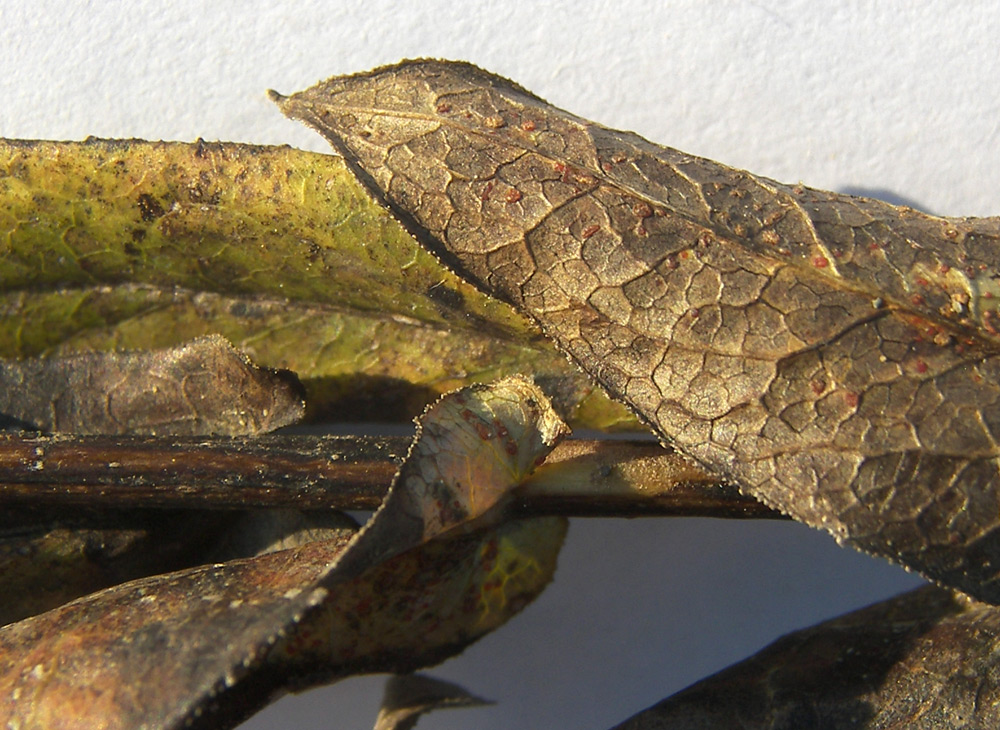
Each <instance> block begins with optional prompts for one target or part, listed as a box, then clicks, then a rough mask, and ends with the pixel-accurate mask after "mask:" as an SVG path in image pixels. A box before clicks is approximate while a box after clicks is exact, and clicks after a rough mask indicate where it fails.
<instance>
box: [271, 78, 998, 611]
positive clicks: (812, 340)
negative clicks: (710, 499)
mask: <svg viewBox="0 0 1000 730" xmlns="http://www.w3.org/2000/svg"><path fill="white" fill-rule="evenodd" d="M275 99H276V100H277V101H278V103H279V104H280V105H281V108H282V110H283V111H284V112H285V113H286V114H288V115H290V116H293V117H295V118H299V119H301V120H303V121H305V122H306V123H308V124H310V125H311V126H313V127H315V128H316V129H317V130H319V131H320V132H321V133H322V134H323V135H325V136H326V137H327V139H329V140H330V141H331V143H332V144H333V145H334V146H335V147H336V149H337V150H339V151H340V152H341V153H342V154H343V155H344V157H345V158H346V159H347V161H348V163H349V164H351V165H352V166H353V167H354V168H355V170H356V172H357V174H358V175H359V177H360V178H361V179H362V181H364V182H365V183H367V184H368V185H369V186H370V187H371V188H372V189H373V190H374V191H375V192H376V193H377V195H379V196H381V198H382V199H383V200H384V201H385V202H386V203H387V204H388V205H389V206H390V207H391V209H392V211H393V212H394V213H395V215H396V216H397V217H398V218H399V219H400V220H401V221H402V222H403V223H404V224H405V225H407V226H408V227H409V229H410V230H411V231H412V232H413V233H414V235H416V236H417V237H418V238H419V239H420V240H421V241H423V242H424V243H425V244H426V245H427V246H428V247H429V248H430V249H431V250H433V251H435V252H436V253H437V254H438V255H439V256H440V257H441V259H442V260H443V261H444V262H445V263H447V264H448V265H450V266H451V267H453V268H454V269H455V270H456V271H457V272H459V273H460V274H461V275H463V276H464V277H465V278H467V279H468V280H470V281H472V282H474V283H476V284H477V285H478V286H479V287H481V288H482V289H483V290H485V291H487V292H489V293H491V294H493V295H495V296H497V297H498V298H500V299H502V300H504V301H507V302H509V303H511V304H513V305H514V306H515V307H517V308H518V309H520V310H521V311H523V312H524V313H526V314H528V315H529V316H530V317H532V318H533V319H535V320H536V321H537V322H538V323H539V324H540V325H541V328H542V330H543V331H544V332H545V334H546V335H548V336H549V337H551V338H553V339H554V340H555V341H556V342H557V343H558V345H559V346H560V348H561V349H562V350H563V351H564V352H566V353H567V354H568V355H569V356H570V357H571V358H572V359H573V360H574V361H575V362H576V363H577V364H578V365H579V366H580V367H581V368H583V369H584V370H585V371H587V372H588V373H589V374H590V375H591V376H593V377H594V378H595V379H596V380H597V381H599V382H600V383H601V384H603V385H604V386H605V387H606V388H607V390H608V391H609V392H610V393H611V394H612V395H613V396H615V397H616V398H619V399H622V400H624V401H625V402H627V403H628V404H629V405H630V406H631V407H632V408H633V409H634V410H635V411H636V413H638V414H639V415H640V416H641V417H642V418H643V419H644V420H646V421H647V422H648V423H649V424H650V425H651V426H652V427H653V428H654V429H655V430H656V432H657V433H658V434H659V435H660V436H661V437H662V439H663V440H664V441H666V442H669V443H670V444H672V445H674V446H676V447H677V448H678V449H679V450H681V451H683V452H684V453H686V454H688V455H689V456H691V457H692V458H694V459H696V460H697V461H698V462H699V463H700V464H702V465H704V466H705V467H707V468H708V469H710V470H712V471H714V472H715V473H717V474H720V475H723V476H724V477H726V478H729V479H731V480H733V481H735V482H736V483H738V484H739V485H740V486H741V488H743V489H744V490H746V491H748V492H749V493H751V494H753V495H755V496H756V497H758V498H760V499H761V500H762V501H764V502H766V503H767V504H769V505H771V506H774V507H776V508H778V509H780V510H782V511H783V512H786V513H787V514H789V515H791V516H792V517H794V518H796V519H799V520H801V521H803V522H806V523H808V524H810V525H813V526H816V527H822V528H824V529H826V530H828V531H830V532H831V533H832V534H833V535H834V536H835V537H836V538H837V539H838V540H839V541H841V542H844V543H848V544H851V545H854V546H856V547H858V548H860V549H862V550H866V551H869V552H872V553H875V554H878V555H883V556H885V557H888V558H890V559H891V560H895V561H898V562H901V563H902V564H904V565H906V566H908V567H910V568H912V569H915V570H918V571H920V572H921V573H923V574H925V575H927V576H929V577H931V578H933V579H934V580H937V581H939V582H941V583H943V584H947V585H950V586H954V587H957V588H960V589H961V590H963V591H966V592H968V593H970V594H972V595H974V596H976V597H978V598H980V599H983V600H986V601H990V602H993V603H997V602H1000V524H998V521H997V515H998V514H1000V474H998V471H997V462H996V459H997V456H998V455H1000V447H998V444H997V438H998V434H1000V385H998V381H1000V359H998V357H997V352H998V342H1000V329H998V324H1000V314H998V312H997V308H996V304H995V302H996V301H997V299H996V297H995V295H996V294H1000V287H998V284H997V281H998V279H1000V266H998V256H997V254H996V252H997V244H998V238H1000V223H998V221H997V220H996V219H957V218H937V217H933V216H929V215H925V214H922V213H918V212H916V211H913V210H910V209H907V208H897V207H894V206H891V205H888V204H885V203H881V202H879V201H875V200H868V199H864V198H854V197H850V196H843V195H836V194H832V193H826V192H823V191H818V190H812V189H809V188H805V187H802V186H788V185H782V184H780V183H777V182H774V181H771V180H767V179H763V178H758V177H755V176H753V175H751V174H749V173H747V172H744V171H741V170H735V169H732V168H728V167H725V166H724V165H720V164H718V163H715V162H712V161H710V160H705V159H701V158H698V157H694V156H692V155H688V154H685V153H683V152H679V151H677V150H673V149H669V148H666V147H659V146H657V145H654V144H652V143H650V142H647V141H646V140H644V139H642V138H640V137H638V136H636V135H634V134H630V133H625V132H618V131H615V130H611V129H607V128H605V127H601V126H599V125H597V124H593V123H591V122H588V121H586V120H583V119H580V118H578V117H575V116H573V115H571V114H568V113H566V112H563V111H561V110H559V109H556V108H554V107H552V106H550V105H549V104H547V103H546V102H544V101H543V100H541V99H539V98H538V97H536V96H534V95H533V94H531V93H530V92H528V91H526V90H525V89H523V88H521V87H519V86H517V85H516V84H514V83H512V82H510V81H508V80H506V79H502V78H499V77H497V76H494V75H492V74H489V73H487V72H484V71H482V70H480V69H477V68H475V67H474V66H471V65H468V64H461V63H448V62H439V61H416V62H404V63H402V64H399V65H396V66H390V67H385V68H381V69H377V70H375V71H372V72H370V73H364V74H358V75H354V76H347V77H342V78H334V79H330V80H329V81H327V82H325V83H322V84H319V85H317V86H316V87H313V88H312V89H310V90H308V91H305V92H302V93H299V94H296V95H294V96H292V97H288V98H285V97H281V96H280V95H275Z"/></svg>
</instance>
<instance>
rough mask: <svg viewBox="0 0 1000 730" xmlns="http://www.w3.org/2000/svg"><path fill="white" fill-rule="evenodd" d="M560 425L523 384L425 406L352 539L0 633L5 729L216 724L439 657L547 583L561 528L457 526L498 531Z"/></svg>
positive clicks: (503, 384) (136, 587)
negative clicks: (382, 494)
mask: <svg viewBox="0 0 1000 730" xmlns="http://www.w3.org/2000/svg"><path fill="white" fill-rule="evenodd" d="M564 429H565V427H564V426H563V424H562V423H561V421H559V419H558V418H557V417H556V416H555V414H554V412H553V411H552V409H551V407H550V406H549V405H548V403H547V401H546V400H545V398H544V395H543V394H542V393H541V391H539V390H538V388H537V387H535V386H534V385H532V384H531V383H529V382H527V381H525V380H523V379H520V378H510V379H507V380H504V381H500V382H498V383H496V384H494V385H492V386H476V387H471V388H468V389H466V390H464V391H459V392H457V393H455V394H452V395H451V396H448V397H446V398H444V399H442V400H441V401H439V402H438V403H436V404H435V405H434V406H432V407H431V408H430V409H428V411H427V413H426V414H425V415H424V417H423V418H422V419H421V421H420V428H419V433H418V436H417V438H416V440H415V441H414V444H413V446H412V447H411V450H410V453H409V455H408V458H407V461H406V462H405V463H404V465H403V466H402V468H401V470H400V473H399V475H398V476H397V478H396V479H395V480H394V484H393V487H392V488H391V490H390V492H389V495H388V496H387V497H386V500H385V503H384V504H383V505H382V507H381V508H380V509H379V510H378V511H377V512H376V513H375V515H374V516H373V518H372V520H371V522H370V523H369V525H368V526H366V527H365V528H364V529H362V530H361V531H359V532H357V533H355V534H353V536H352V535H349V534H343V535H339V536H337V537H334V538H330V539H325V540H320V541H318V542H310V543H308V544H306V545H303V546H301V547H296V548H293V549H288V550H280V551H278V552H265V554H263V555H261V556H259V557H255V558H251V559H244V560H234V561H230V562H226V563H221V564H216V565H209V566H203V567H199V568H193V569H190V570H185V571H180V572H175V573H171V574H167V575H159V576H153V577H149V578H144V579H140V580H136V581H132V582H130V583H125V584H123V585H119V586H115V587H113V588H109V589H107V590H104V591H101V592H99V593H95V594H91V595H89V596H85V597H83V598H81V599H78V600H76V601H74V602H72V603H69V604H67V605H65V606H62V607H60V608H57V609H54V610H52V611H49V612H47V613H44V614H41V615H39V616H35V617H32V618H29V619H25V620H23V621H20V622H18V623H15V624H11V625H9V626H7V627H4V628H3V629H0V697H2V698H4V702H2V703H0V723H6V724H9V725H15V726H16V725H20V726H27V727H94V726H98V725H99V726H102V727H108V728H131V727H138V726H143V727H149V728H171V727H178V726H180V725H182V724H188V725H192V724H198V723H202V724H207V723H211V724H212V726H213V727H225V726H231V723H235V722H237V721H239V720H241V719H242V718H244V717H245V716H246V715H247V714H248V713H250V712H252V711H254V710H256V709H258V708H259V707H260V706H262V705H263V704H265V703H266V702H267V701H268V700H269V699H270V698H272V697H274V696H276V695H277V694H279V693H280V692H281V691H284V690H285V689H287V688H288V687H289V686H293V687H296V686H304V685H305V684H308V683H313V682H316V681H320V680H329V679H334V678H337V677H342V676H345V675H346V674H349V673H351V672H355V671H361V670H365V671H373V670H379V669H381V670H382V671H395V672H407V671H413V670H415V669H417V668H419V667H420V666H423V665H424V664H427V663H432V662H436V661H440V660H441V659H443V658H444V657H446V656H448V655H450V654H452V653H454V652H455V651H457V650H459V649H460V648H461V647H462V646H464V645H465V644H467V643H468V642H469V641H472V640H473V639H474V638H476V637H478V636H480V635H482V634H483V633H486V632H487V631H489V630H491V629H492V628H494V627H495V626H497V625H499V624H500V623H502V622H503V621H505V620H506V619H507V618H509V616H511V615H512V614H513V613H514V612H516V611H517V610H519V609H520V608H521V607H523V606H524V605H525V603H526V602H527V601H529V600H531V598H532V597H534V595H536V594H537V592H538V591H539V590H541V588H542V587H544V585H545V584H546V583H547V582H548V580H549V579H550V578H551V575H552V570H553V569H554V560H555V556H556V554H557V552H558V548H559V545H560V544H561V541H562V536H563V534H564V532H565V520H562V519H557V518H541V519H535V520H525V521H513V522H507V523H502V524H500V525H497V526H495V527H494V528H493V529H492V530H489V531H486V532H485V533H484V532H481V531H470V530H469V529H465V530H462V529H456V528H462V527H465V528H469V527H470V526H471V523H472V521H474V520H475V521H476V522H477V524H478V525H479V526H480V527H484V526H489V525H490V524H493V523H494V522H495V521H494V520H492V519H490V515H491V514H493V515H495V514H496V513H497V512H498V510H499V509H500V508H501V507H502V505H503V504H504V502H505V498H506V495H507V494H509V492H510V491H511V490H513V489H514V488H516V487H517V486H518V485H519V484H520V483H521V481H523V480H524V479H525V478H526V477H527V476H528V474H530V472H531V471H532V469H533V468H534V467H535V466H536V464H537V463H539V462H540V461H541V460H542V459H544V457H545V455H546V454H547V453H548V451H549V450H550V449H551V448H552V446H553V445H554V444H555V441H556V440H557V439H558V438H559V437H560V436H561V435H562V433H563V431H564ZM265 551H266V548H265ZM227 723H229V725H227ZM203 726H205V725H203Z"/></svg>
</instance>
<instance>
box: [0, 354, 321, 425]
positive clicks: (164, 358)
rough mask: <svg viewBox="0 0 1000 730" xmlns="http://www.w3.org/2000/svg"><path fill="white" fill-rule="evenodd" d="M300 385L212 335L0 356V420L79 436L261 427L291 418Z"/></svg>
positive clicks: (298, 410)
mask: <svg viewBox="0 0 1000 730" xmlns="http://www.w3.org/2000/svg"><path fill="white" fill-rule="evenodd" d="M303 395H304V394H303V392H302V387H301V385H300V384H299V382H298V379H297V378H296V377H295V375H294V374H293V373H291V372H289V371H275V370H270V369H268V368H260V367H257V366H256V365H254V364H253V363H252V362H251V361H250V359H249V358H248V357H247V356H246V355H244V354H243V353H241V352H240V351H238V350H237V349H236V348H234V347H233V346H232V345H231V344H229V342H227V341H226V340H225V339H224V338H222V337H219V336H214V337H203V338H200V339H197V340H194V341H192V342H189V343H187V344H185V345H181V346H178V347H175V348H171V349H167V350H155V351H135V352H117V353H96V352H95V353H86V354H80V355H75V356H67V357H56V358H29V359H25V360H0V426H2V425H3V421H4V420H6V421H7V422H8V423H9V424H10V425H15V426H20V427H21V428H23V429H35V430H40V431H48V432H65V433H81V434H83V433H89V434H149V435H156V434H177V435H181V434H224V435H228V436H238V435H254V434H259V433H267V432H268V431H273V430H275V429H278V428H281V427H282V426H288V425H290V424H292V423H296V422H297V421H299V420H300V419H301V418H302V416H303V414H304V412H305V402H304V401H303Z"/></svg>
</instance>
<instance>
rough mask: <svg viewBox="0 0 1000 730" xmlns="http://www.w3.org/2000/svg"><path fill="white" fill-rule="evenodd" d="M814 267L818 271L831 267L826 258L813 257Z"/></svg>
mask: <svg viewBox="0 0 1000 730" xmlns="http://www.w3.org/2000/svg"><path fill="white" fill-rule="evenodd" d="M812 265H813V266H815V267H816V268H817V269H825V268H826V267H827V266H829V265H830V262H829V261H828V260H827V258H826V256H813V260H812Z"/></svg>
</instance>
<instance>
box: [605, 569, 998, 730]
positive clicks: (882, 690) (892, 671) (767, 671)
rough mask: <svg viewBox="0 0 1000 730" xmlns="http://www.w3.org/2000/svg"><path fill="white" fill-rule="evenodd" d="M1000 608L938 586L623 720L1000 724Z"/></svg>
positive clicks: (927, 727)
mask: <svg viewBox="0 0 1000 730" xmlns="http://www.w3.org/2000/svg"><path fill="white" fill-rule="evenodd" d="M998 670H1000V610H998V609H997V608H995V607H993V606H989V605H986V604H983V603H978V602H975V601H970V600H968V599H965V598H963V597H955V596H953V595H952V594H951V592H950V591H946V590H943V589H941V588H937V587H933V586H929V587H925V588H920V589H918V590H916V591H912V592H910V593H906V594H904V595H902V596H897V597H896V598H892V599H890V600H888V601H884V602H882V603H878V604H875V605H874V606H870V607H868V608H864V609H861V610H860V611H855V612H853V613H850V614H848V615H846V616H842V617H839V618H836V619H833V620H832V621H827V622H825V623H822V624H820V625H818V626H814V627H811V628H808V629H805V630H803V631H798V632H796V633H794V634H790V635H788V636H786V637H784V638H781V639H779V640H778V641H776V642H775V643H773V644H772V645H770V646H768V647H766V648H765V649H763V650H762V651H760V652H759V653H758V654H756V655H754V656H753V657H751V658H750V659H747V660H745V661H743V662H740V663H739V664H736V665H734V666H732V667H730V668H728V669H725V670H723V671H722V672H719V673H718V674H716V675H714V676H712V677H709V678H707V679H704V680H702V681H701V682H699V683H697V684H695V685H694V686H692V687H690V688H688V689H686V690H684V691H682V692H679V693H678V694H676V695H674V696H673V697H670V698H668V699H666V700H664V701H663V702H661V703H659V704H658V705H655V706H653V707H651V708H649V709H648V710H645V711H644V712H641V713H639V714H638V715H636V716H634V717H632V718H630V719H629V720H626V721H625V722H623V723H622V724H621V725H618V726H616V728H615V730H667V728H669V729H670V730H706V729H707V728H729V727H732V728H736V727H738V728H742V729H743V730H765V729H767V730H770V729H772V728H777V727H782V728H784V727H788V728H792V727H794V728H796V729H797V730H819V729H820V728H851V729H852V730H890V729H891V728H904V727H905V728H913V729H915V730H936V729H937V728H987V727H997V726H998V724H1000V703H998V702H997V698H998V697H1000V681H998V676H1000V672H998Z"/></svg>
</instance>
